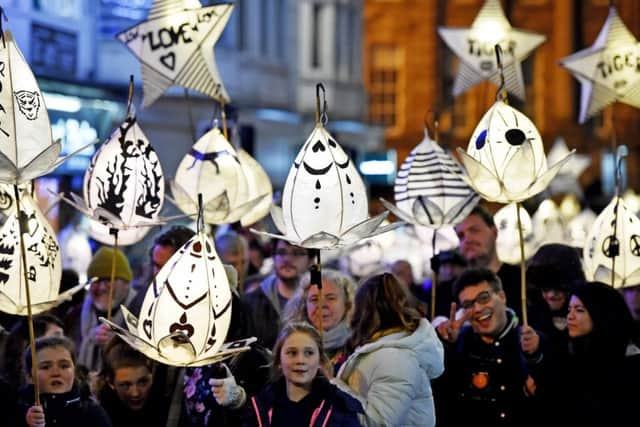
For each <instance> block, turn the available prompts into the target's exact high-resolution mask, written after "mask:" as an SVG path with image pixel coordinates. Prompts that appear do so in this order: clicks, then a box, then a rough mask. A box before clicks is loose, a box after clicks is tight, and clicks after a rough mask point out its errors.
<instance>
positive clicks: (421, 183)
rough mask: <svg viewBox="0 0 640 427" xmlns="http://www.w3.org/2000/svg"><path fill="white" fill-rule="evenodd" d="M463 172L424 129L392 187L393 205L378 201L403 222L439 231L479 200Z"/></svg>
mask: <svg viewBox="0 0 640 427" xmlns="http://www.w3.org/2000/svg"><path fill="white" fill-rule="evenodd" d="M462 173H463V172H462V170H461V168H460V166H459V165H458V163H457V162H456V161H455V160H453V159H452V158H451V157H450V156H449V155H448V154H447V153H445V152H444V150H443V149H442V148H441V147H440V145H438V143H437V142H435V141H434V140H432V139H431V138H430V137H429V134H428V133H427V131H426V130H425V133H424V139H423V140H422V142H421V143H420V144H418V145H417V146H416V147H415V148H414V149H413V150H412V151H411V153H410V154H409V156H407V158H406V159H405V161H404V163H403V164H402V167H401V168H400V170H399V171H398V176H397V177H396V182H395V186H394V191H395V199H396V206H397V207H396V206H393V205H392V204H390V203H388V202H387V201H386V200H381V201H382V203H383V204H384V206H385V207H386V208H387V209H389V210H390V211H391V212H393V213H394V214H395V215H396V216H397V217H398V218H401V219H402V220H403V221H405V222H408V223H411V224H416V225H424V226H427V227H433V228H439V227H442V226H447V225H455V224H457V223H459V222H460V221H462V220H463V219H464V218H466V216H467V215H468V214H469V212H470V211H471V210H472V209H473V207H474V206H475V205H476V204H477V203H478V200H480V197H479V196H478V195H477V194H476V193H475V191H473V189H472V188H471V187H469V185H467V184H466V183H465V182H464V181H463V180H462V179H461V178H460V176H459V175H460V174H462Z"/></svg>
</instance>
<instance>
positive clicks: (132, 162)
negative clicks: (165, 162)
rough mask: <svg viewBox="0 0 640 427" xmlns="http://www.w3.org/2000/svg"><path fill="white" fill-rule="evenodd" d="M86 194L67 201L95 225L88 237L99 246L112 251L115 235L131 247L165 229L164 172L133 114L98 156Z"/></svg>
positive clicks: (86, 177) (86, 179) (88, 177)
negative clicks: (161, 227)
mask: <svg viewBox="0 0 640 427" xmlns="http://www.w3.org/2000/svg"><path fill="white" fill-rule="evenodd" d="M83 193H84V200H83V199H82V198H80V197H78V196H76V195H75V194H71V199H67V198H65V201H67V202H68V203H70V204H71V205H72V206H73V207H75V208H76V209H78V210H79V211H81V212H82V213H84V214H85V215H87V216H89V217H90V218H91V219H92V220H91V225H90V227H89V235H90V236H91V237H92V238H94V239H96V240H98V241H99V242H102V243H105V244H109V245H113V244H114V243H115V237H116V236H115V234H114V231H115V230H117V239H118V240H117V242H118V244H120V245H131V244H133V243H136V242H137V241H139V240H140V239H142V238H143V237H144V236H145V234H147V232H148V231H149V228H150V227H151V226H153V225H156V224H160V223H162V220H160V219H159V218H158V215H159V213H160V210H161V209H162V204H163V202H164V178H163V173H162V167H161V166H160V160H159V159H158V155H157V154H156V152H155V150H154V149H153V147H152V146H151V144H150V143H149V140H148V139H147V137H146V136H145V135H144V133H143V132H142V129H140V126H139V125H138V122H137V120H136V118H135V116H134V115H133V114H129V115H128V117H127V119H126V120H125V121H124V122H123V123H122V124H121V125H120V126H119V127H118V128H117V129H116V130H115V131H114V132H113V133H112V134H111V136H110V138H109V140H108V141H107V142H105V143H104V144H103V145H102V146H101V147H100V149H99V150H98V151H97V152H96V153H95V154H94V156H93V158H92V159H91V164H90V165H89V169H87V171H86V172H85V175H84V185H83Z"/></svg>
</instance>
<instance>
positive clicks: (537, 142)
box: [458, 101, 571, 203]
mask: <svg viewBox="0 0 640 427" xmlns="http://www.w3.org/2000/svg"><path fill="white" fill-rule="evenodd" d="M458 153H459V154H460V156H461V158H462V162H463V164H464V166H465V168H466V170H467V173H468V177H467V176H464V175H463V176H462V178H463V179H464V180H465V181H467V182H468V184H469V185H470V186H471V187H473V188H474V189H475V190H476V191H477V192H478V193H479V194H480V195H481V196H482V197H483V198H484V199H486V200H489V201H492V202H498V203H511V202H521V201H523V200H526V199H528V198H530V197H532V196H534V195H536V194H538V193H540V192H541V191H542V190H544V189H545V188H546V187H547V185H549V182H551V180H552V179H553V177H554V176H555V175H556V174H557V173H558V171H559V170H560V168H561V167H562V166H563V165H564V164H565V162H567V161H568V160H569V158H570V156H571V153H569V154H568V155H566V156H565V157H564V158H563V159H562V160H561V161H559V162H558V163H556V164H555V165H553V166H551V167H550V168H549V169H547V161H546V158H545V154H544V147H543V144H542V138H541V137H540V133H538V130H537V129H536V127H535V126H534V124H533V123H532V122H531V120H529V119H528V118H527V117H526V116H525V115H524V114H522V113H521V112H519V111H518V110H516V109H514V108H511V107H510V106H508V105H507V104H505V103H504V102H502V101H497V102H496V103H495V104H494V105H493V107H491V108H490V109H489V111H487V112H486V113H485V115H484V116H483V117H482V119H481V120H480V123H478V125H477V126H476V129H475V130H474V132H473V135H472V136H471V139H470V141H469V146H468V147H467V151H466V152H465V151H464V150H461V149H460V148H458Z"/></svg>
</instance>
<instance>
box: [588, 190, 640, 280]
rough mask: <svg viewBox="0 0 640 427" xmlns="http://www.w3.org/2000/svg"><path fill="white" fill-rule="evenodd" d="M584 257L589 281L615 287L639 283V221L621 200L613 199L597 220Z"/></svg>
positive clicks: (618, 198) (620, 198) (619, 198)
mask: <svg viewBox="0 0 640 427" xmlns="http://www.w3.org/2000/svg"><path fill="white" fill-rule="evenodd" d="M583 258H584V270H585V275H586V276H587V279H588V280H597V281H600V282H604V283H609V284H611V285H612V286H613V287H615V288H625V287H630V286H636V285H639V284H640V220H639V219H638V217H637V216H636V215H635V214H634V213H633V212H631V210H629V208H628V207H627V205H626V204H625V202H624V200H623V199H622V197H618V196H616V197H614V198H613V199H612V200H611V202H609V204H608V205H607V207H606V208H605V209H604V210H603V211H602V212H601V213H600V215H598V217H597V218H596V220H595V222H594V223H593V226H592V227H591V232H590V233H589V236H588V237H587V241H586V242H585V245H584V249H583ZM612 276H613V277H612Z"/></svg>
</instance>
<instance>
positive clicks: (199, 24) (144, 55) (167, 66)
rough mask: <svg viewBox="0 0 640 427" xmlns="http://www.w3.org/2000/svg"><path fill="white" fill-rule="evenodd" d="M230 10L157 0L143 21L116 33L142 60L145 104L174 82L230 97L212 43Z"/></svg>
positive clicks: (194, 1) (187, 0)
mask: <svg viewBox="0 0 640 427" xmlns="http://www.w3.org/2000/svg"><path fill="white" fill-rule="evenodd" d="M232 10H233V5H232V4H229V3H224V4H217V5H214V6H206V7H202V6H201V4H200V2H199V1H198V0H156V1H154V2H153V5H152V6H151V10H150V11H149V16H148V17H147V20H146V21H143V22H141V23H139V24H138V25H136V26H134V27H132V28H129V29H127V30H125V31H123V32H121V33H119V34H118V35H117V38H118V40H120V41H121V42H122V43H124V44H125V45H126V46H127V47H128V48H129V49H130V50H131V52H132V53H133V54H134V55H135V56H136V57H137V58H138V59H139V61H140V63H141V65H142V81H143V87H144V101H143V106H145V107H147V106H149V105H151V104H152V103H153V102H154V101H156V100H157V99H158V98H159V97H160V96H162V94H163V93H164V92H165V91H166V90H167V89H168V88H169V87H170V86H172V85H179V86H182V87H185V88H188V89H193V90H196V91H198V92H202V93H204V94H206V95H208V96H210V97H212V98H213V99H216V100H219V101H224V102H228V101H229V95H228V94H227V91H226V90H225V88H224V86H223V84H222V80H221V78H220V75H219V73H218V69H217V67H216V62H215V58H214V54H213V47H214V45H215V43H216V41H218V39H219V38H220V35H221V34H222V30H224V27H225V25H226V24H227V21H228V20H229V18H230V16H231V12H232Z"/></svg>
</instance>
